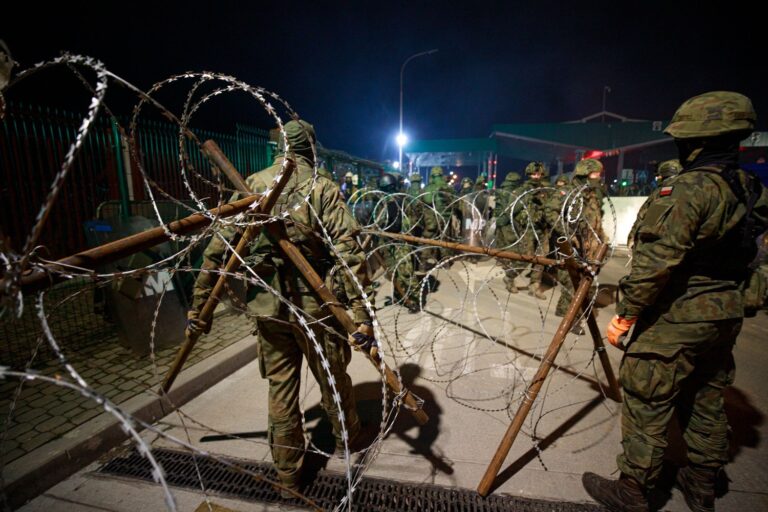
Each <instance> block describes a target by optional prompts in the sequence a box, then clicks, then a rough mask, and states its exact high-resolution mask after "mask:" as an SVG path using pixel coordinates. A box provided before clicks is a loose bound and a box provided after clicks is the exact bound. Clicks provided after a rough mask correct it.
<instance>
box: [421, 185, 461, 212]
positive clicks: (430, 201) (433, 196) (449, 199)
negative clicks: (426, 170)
mask: <svg viewBox="0 0 768 512" xmlns="http://www.w3.org/2000/svg"><path fill="white" fill-rule="evenodd" d="M421 199H422V200H423V201H424V202H425V203H427V205H428V206H430V207H431V208H435V210H437V212H438V213H439V214H440V215H442V216H443V217H448V216H450V214H451V211H450V209H449V206H451V203H453V201H454V200H455V199H456V193H455V192H454V190H453V188H452V187H450V186H448V185H446V184H439V183H430V184H429V185H427V186H426V187H424V195H422V196H421ZM453 206H454V207H455V206H456V205H453Z"/></svg>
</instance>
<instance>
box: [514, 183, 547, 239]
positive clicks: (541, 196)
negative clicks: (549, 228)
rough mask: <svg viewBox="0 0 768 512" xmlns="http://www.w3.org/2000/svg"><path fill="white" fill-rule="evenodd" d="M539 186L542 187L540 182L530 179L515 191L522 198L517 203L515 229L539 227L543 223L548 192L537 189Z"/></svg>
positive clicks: (520, 230)
mask: <svg viewBox="0 0 768 512" xmlns="http://www.w3.org/2000/svg"><path fill="white" fill-rule="evenodd" d="M539 188H541V184H540V183H535V182H533V181H532V180H528V181H526V182H525V183H523V184H522V185H520V186H519V187H518V188H517V189H515V191H514V194H515V195H516V196H517V197H520V200H519V201H517V203H516V204H515V207H514V212H512V220H514V222H515V229H517V230H518V232H520V233H522V232H524V231H525V230H526V229H527V228H529V227H533V228H539V227H541V225H542V222H543V220H544V202H545V201H546V193H545V192H544V191H538V192H537V191H536V190H537V189H539ZM529 224H532V226H529Z"/></svg>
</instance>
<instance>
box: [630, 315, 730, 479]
mask: <svg viewBox="0 0 768 512" xmlns="http://www.w3.org/2000/svg"><path fill="white" fill-rule="evenodd" d="M740 329H741V319H731V320H719V321H710V322H693V323H670V322H667V321H665V320H664V319H662V318H659V319H657V320H654V321H653V322H651V321H648V320H646V319H643V317H641V318H640V319H639V320H638V322H637V324H636V327H635V332H634V334H633V336H632V340H631V341H630V343H629V347H628V349H627V352H626V353H625V355H624V358H623V359H622V362H621V368H620V371H619V374H620V375H619V376H620V380H621V385H622V388H623V389H624V402H623V404H622V414H621V432H622V441H621V444H622V447H623V453H622V454H620V455H619V456H618V458H617V463H618V466H619V469H620V470H621V472H622V473H624V474H627V475H629V476H631V477H633V478H635V479H636V480H637V481H638V482H640V483H641V484H643V485H644V486H646V487H652V486H653V484H654V482H655V481H656V480H657V478H658V476H659V473H660V472H661V467H662V458H663V455H664V449H665V448H666V446H667V427H668V425H669V422H670V420H671V419H672V414H673V413H676V414H677V417H678V420H679V422H680V426H681V430H682V432H683V438H684V439H685V443H686V445H687V446H688V460H689V461H690V462H691V463H692V464H696V465H698V466H704V467H711V468H720V467H721V466H723V465H724V464H725V463H726V462H727V461H728V421H727V418H726V416H725V410H724V399H723V390H724V389H725V388H726V387H727V386H729V385H731V384H732V383H733V379H734V376H735V367H734V361H733V354H732V353H731V350H732V348H733V344H734V342H735V340H736V336H737V335H738V333H739V330H740Z"/></svg>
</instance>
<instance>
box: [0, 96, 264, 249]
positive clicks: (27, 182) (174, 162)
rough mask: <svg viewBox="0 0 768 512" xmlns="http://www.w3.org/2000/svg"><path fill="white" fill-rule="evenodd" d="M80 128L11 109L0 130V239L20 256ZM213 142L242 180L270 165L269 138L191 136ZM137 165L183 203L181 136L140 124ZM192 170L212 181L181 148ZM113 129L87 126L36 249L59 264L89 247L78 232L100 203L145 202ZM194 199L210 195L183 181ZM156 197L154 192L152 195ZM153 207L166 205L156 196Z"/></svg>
mask: <svg viewBox="0 0 768 512" xmlns="http://www.w3.org/2000/svg"><path fill="white" fill-rule="evenodd" d="M81 122H82V118H81V116H80V115H78V114H74V113H71V112H67V111H63V110H59V109H53V108H49V107H41V106H33V105H25V104H21V103H18V104H9V105H8V109H7V112H6V116H5V119H4V120H3V121H2V127H0V204H2V208H0V227H1V228H0V231H2V234H3V235H5V236H6V237H8V238H9V239H10V241H11V246H12V247H13V248H14V249H16V250H20V249H21V247H22V246H23V245H24V242H25V240H26V237H27V234H28V233H29V231H30V230H31V228H32V225H33V221H34V219H35V217H36V216H37V213H38V212H39V210H40V208H41V207H42V205H43V203H44V201H45V198H46V196H47V194H48V191H49V187H50V186H51V183H52V182H53V179H54V177H55V176H56V174H57V173H58V172H59V170H60V168H61V163H62V162H63V160H64V155H65V154H66V152H67V150H68V149H69V145H70V144H71V143H72V141H73V140H74V139H75V136H76V135H77V129H78V127H79V125H80V123H81ZM195 133H196V135H197V136H198V137H199V138H200V139H201V140H205V139H213V140H215V141H216V142H217V143H218V144H219V145H220V146H221V147H222V149H223V150H224V152H225V154H226V155H227V156H229V158H230V159H231V160H232V162H233V163H234V164H235V166H236V167H237V168H238V169H239V170H240V172H241V173H243V174H244V175H245V176H247V175H249V174H252V173H254V172H256V171H258V170H259V169H262V168H264V167H266V166H267V165H268V162H269V161H270V159H271V155H270V146H269V144H268V140H269V134H268V132H267V131H266V130H262V129H258V128H254V127H249V126H245V125H237V126H236V129H235V130H234V133H229V134H228V133H220V132H212V131H207V130H195ZM136 139H137V147H138V152H139V155H140V156H139V158H140V159H141V162H142V163H143V168H144V170H145V172H146V173H147V175H148V176H149V177H150V178H151V179H152V180H153V181H155V182H156V184H157V186H158V187H159V188H160V189H162V190H163V191H165V192H166V193H167V194H169V195H171V196H173V197H175V198H178V199H187V198H188V196H189V193H188V191H187V190H186V188H185V187H184V185H183V178H182V176H181V173H180V165H179V152H180V151H179V130H178V127H177V126H175V125H173V124H171V123H167V122H159V121H152V120H147V121H142V122H141V123H140V124H139V127H138V129H137V134H136ZM184 144H185V145H186V150H187V151H186V154H187V158H188V162H189V168H190V169H192V168H193V169H194V170H195V171H196V172H197V173H199V174H200V175H201V176H202V177H203V178H205V179H208V180H212V179H213V176H212V173H211V169H210V165H209V164H208V163H207V161H206V160H205V158H204V157H203V155H202V154H201V153H200V152H199V151H198V150H197V148H196V147H195V146H194V144H192V143H190V142H189V141H185V142H184ZM126 147H127V146H126V144H125V140H124V139H123V137H122V135H121V134H120V131H119V130H118V129H117V124H116V123H115V122H114V121H113V120H111V119H110V118H108V117H107V116H106V115H102V116H99V118H97V119H96V122H95V123H94V124H93V125H92V127H91V130H90V131H89V133H88V136H87V137H86V138H85V141H84V144H83V147H82V149H81V150H80V152H79V153H78V155H77V157H76V159H75V163H74V166H73V168H72V169H71V170H70V173H69V176H68V177H67V180H66V181H65V183H64V186H63V188H62V190H61V193H60V195H59V198H58V199H57V202H56V204H55V205H54V207H53V210H52V212H51V215H50V217H49V220H48V224H47V225H46V227H45V229H44V232H43V235H42V237H41V240H40V242H39V243H40V244H41V245H43V246H45V247H46V251H47V253H48V256H49V257H53V258H58V257H63V256H66V255H68V254H72V253H74V252H77V251H79V250H82V249H84V248H85V247H86V239H85V236H84V230H83V224H84V223H85V222H86V221H88V220H91V219H93V218H95V216H96V208H97V207H98V206H99V205H100V204H101V203H103V202H104V201H109V200H117V201H120V202H121V203H122V204H123V205H124V209H125V210H126V211H127V210H128V207H127V205H128V202H130V201H140V200H146V199H148V195H147V193H146V190H145V185H144V183H143V181H142V177H141V174H140V172H139V170H138V165H137V162H135V161H134V159H133V157H131V156H130V152H129V151H127V150H126ZM188 179H189V183H190V186H191V188H192V189H193V191H194V192H195V193H196V194H197V195H198V197H201V198H206V197H212V196H213V194H214V193H215V189H213V188H212V187H211V186H210V185H208V184H206V182H205V180H204V179H200V178H199V177H197V176H196V175H195V174H194V173H189V174H188ZM154 192H157V191H154ZM155 198H156V199H166V198H165V197H163V195H162V194H159V193H156V194H155Z"/></svg>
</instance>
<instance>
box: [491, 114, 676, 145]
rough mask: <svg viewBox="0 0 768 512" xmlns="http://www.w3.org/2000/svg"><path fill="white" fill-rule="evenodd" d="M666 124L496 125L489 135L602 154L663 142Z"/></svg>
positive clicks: (578, 123)
mask: <svg viewBox="0 0 768 512" xmlns="http://www.w3.org/2000/svg"><path fill="white" fill-rule="evenodd" d="M667 124H668V122H667V121H625V122H621V121H618V122H606V123H600V122H591V123H583V122H573V123H536V124H522V123H520V124H497V125H494V126H493V134H492V135H493V136H496V137H501V138H516V139H521V140H529V141H530V142H542V143H553V144H557V145H563V146H571V147H573V148H585V149H595V150H603V151H605V150H612V149H620V148H632V147H636V146H644V145H648V144H654V143H658V142H662V141H667V140H669V136H667V135H665V134H664V132H663V129H664V128H665V127H666V126H667Z"/></svg>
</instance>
